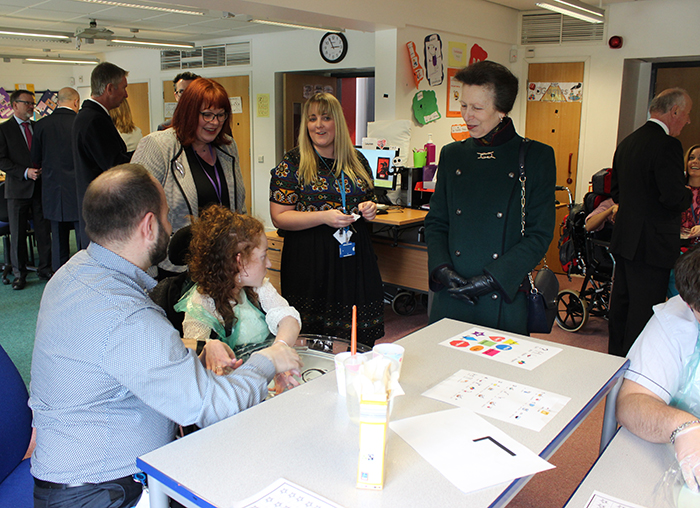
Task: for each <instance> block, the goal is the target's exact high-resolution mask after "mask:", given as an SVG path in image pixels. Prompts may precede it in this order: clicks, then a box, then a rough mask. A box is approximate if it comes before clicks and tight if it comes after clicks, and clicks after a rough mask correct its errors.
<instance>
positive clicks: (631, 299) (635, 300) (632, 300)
mask: <svg viewBox="0 0 700 508" xmlns="http://www.w3.org/2000/svg"><path fill="white" fill-rule="evenodd" d="M670 273H671V269H670V268H660V267H658V266H650V265H648V264H646V263H643V262H641V261H630V260H629V259H625V258H623V257H621V256H615V281H614V282H613V288H612V294H611V296H610V312H609V313H608V331H609V333H610V341H609V343H608V353H610V354H611V355H616V356H627V352H628V351H629V350H630V348H631V347H632V344H634V341H635V340H637V337H638V336H639V334H640V333H642V330H643V329H644V327H645V326H646V324H647V321H649V319H651V316H652V315H653V313H654V312H653V310H652V307H653V306H654V305H656V304H659V303H663V302H665V301H666V290H667V289H668V279H669V275H670Z"/></svg>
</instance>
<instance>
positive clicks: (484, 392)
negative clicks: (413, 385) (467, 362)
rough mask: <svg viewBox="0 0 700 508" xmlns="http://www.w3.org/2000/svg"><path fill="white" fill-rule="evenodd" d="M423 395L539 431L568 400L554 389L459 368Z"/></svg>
mask: <svg viewBox="0 0 700 508" xmlns="http://www.w3.org/2000/svg"><path fill="white" fill-rule="evenodd" d="M423 396H425V397H430V398H431V399H436V400H441V401H443V402H447V403H448V404H453V405H455V406H459V407H464V408H467V409H470V410H472V411H474V412H475V413H478V414H481V415H484V416H490V417H492V418H496V419H497V420H502V421H504V422H508V423H512V424H515V425H518V426H520V427H525V428H527V429H531V430H535V431H537V432H539V431H540V430H542V428H543V427H544V426H545V425H547V423H549V422H550V421H551V420H552V418H554V417H555V416H556V415H557V413H559V411H561V410H562V408H563V407H564V406H565V405H566V404H567V403H568V402H569V400H571V399H570V398H569V397H565V396H563V395H558V394H556V393H551V392H545V391H544V390H540V389H538V388H534V387H532V386H527V385H523V384H519V383H513V382H511V381H506V380H505V379H499V378H497V377H493V376H487V375H486V374H480V373H478V372H471V371H468V370H459V371H457V372H456V373H455V374H453V375H452V376H450V377H449V378H447V379H446V380H444V381H442V382H441V383H439V384H437V385H436V386H434V387H432V388H431V389H430V390H428V391H426V392H425V393H423Z"/></svg>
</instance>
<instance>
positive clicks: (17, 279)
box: [12, 277, 27, 290]
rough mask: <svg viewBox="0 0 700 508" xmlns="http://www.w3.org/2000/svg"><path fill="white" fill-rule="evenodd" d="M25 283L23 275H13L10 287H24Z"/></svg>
mask: <svg viewBox="0 0 700 508" xmlns="http://www.w3.org/2000/svg"><path fill="white" fill-rule="evenodd" d="M26 285H27V279H25V278H24V277H15V280H13V281H12V289H17V290H20V289H24V287H25V286H26Z"/></svg>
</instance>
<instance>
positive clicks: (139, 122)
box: [126, 83, 151, 136]
mask: <svg viewBox="0 0 700 508" xmlns="http://www.w3.org/2000/svg"><path fill="white" fill-rule="evenodd" d="M126 91H127V93H128V94H129V97H127V99H126V100H127V101H128V102H129V107H130V108H131V117H132V118H133V120H134V123H135V124H136V126H137V127H138V128H139V129H141V132H142V133H143V135H144V136H146V135H147V134H150V132H151V108H150V105H149V104H150V103H149V102H148V83H129V84H128V86H127V88H126Z"/></svg>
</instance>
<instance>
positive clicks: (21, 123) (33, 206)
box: [0, 90, 53, 290]
mask: <svg viewBox="0 0 700 508" xmlns="http://www.w3.org/2000/svg"><path fill="white" fill-rule="evenodd" d="M10 106H12V113H13V116H12V118H10V119H8V120H7V121H6V122H3V123H2V124H0V171H4V172H5V174H6V178H5V198H6V199H7V213H8V218H9V222H10V237H11V238H12V247H11V249H10V257H11V260H12V272H13V274H14V276H15V278H14V280H13V281H12V289H16V290H22V289H24V288H25V287H26V285H27V273H28V271H27V240H26V238H27V221H29V219H30V218H32V219H33V220H34V238H35V240H36V244H37V248H38V250H39V266H38V267H37V275H38V276H39V279H41V280H49V279H50V278H51V276H52V275H53V270H52V269H51V226H50V225H49V221H47V220H46V219H44V211H43V203H42V188H41V186H42V180H41V171H42V169H41V167H38V168H36V167H34V165H33V164H32V155H31V149H32V142H33V141H32V138H33V136H34V122H33V121H32V118H33V117H34V106H36V104H35V102H34V94H33V93H32V92H30V91H28V90H15V91H14V92H12V94H11V95H10Z"/></svg>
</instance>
